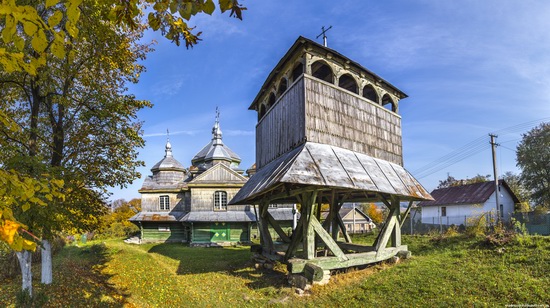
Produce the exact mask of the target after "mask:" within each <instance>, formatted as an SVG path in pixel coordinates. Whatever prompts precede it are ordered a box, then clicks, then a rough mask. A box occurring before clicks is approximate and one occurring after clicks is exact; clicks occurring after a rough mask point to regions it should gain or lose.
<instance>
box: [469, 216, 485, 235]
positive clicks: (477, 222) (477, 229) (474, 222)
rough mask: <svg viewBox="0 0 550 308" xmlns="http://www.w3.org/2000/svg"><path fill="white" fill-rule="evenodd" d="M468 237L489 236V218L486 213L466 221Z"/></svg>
mask: <svg viewBox="0 0 550 308" xmlns="http://www.w3.org/2000/svg"><path fill="white" fill-rule="evenodd" d="M466 224H467V226H466V235H468V236H471V237H479V236H486V235H487V227H488V226H487V216H486V213H485V214H482V215H479V216H474V217H469V218H468V219H466Z"/></svg>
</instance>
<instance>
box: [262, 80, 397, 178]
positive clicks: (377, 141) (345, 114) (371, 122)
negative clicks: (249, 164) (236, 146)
mask: <svg viewBox="0 0 550 308" xmlns="http://www.w3.org/2000/svg"><path fill="white" fill-rule="evenodd" d="M305 140H307V141H311V142H317V143H323V144H329V145H334V146H338V147H341V148H344V149H348V150H352V151H355V152H359V153H364V154H367V155H370V156H372V157H376V158H380V159H384V160H387V161H390V162H393V163H396V164H399V165H403V148H402V137H401V117H400V116H399V115H397V114H396V113H394V112H391V111H389V110H387V109H385V108H383V107H382V106H380V105H377V104H375V103H373V102H371V101H369V100H367V99H365V98H363V97H361V96H359V95H354V94H352V93H351V92H349V91H346V90H343V89H342V88H339V87H337V86H335V85H332V84H330V83H327V82H323V81H321V80H319V79H317V78H314V77H311V76H309V75H307V74H304V75H302V77H301V78H300V79H299V80H298V81H297V82H295V83H294V84H293V85H292V87H291V88H290V89H288V90H287V92H286V93H285V94H284V95H283V96H282V97H280V98H279V100H278V101H277V102H276V103H275V105H274V106H273V107H272V108H271V109H270V110H269V111H268V112H267V114H266V115H265V116H264V117H263V118H262V119H261V120H260V122H259V123H258V125H257V126H256V165H257V168H258V169H259V168H262V167H263V166H265V165H266V164H268V163H269V162H271V161H272V160H274V159H276V158H277V157H279V156H280V155H282V154H284V153H286V152H288V151H289V150H291V149H293V148H295V147H296V146H297V145H299V144H301V143H302V142H304V141H305Z"/></svg>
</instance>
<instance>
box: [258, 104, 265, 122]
mask: <svg viewBox="0 0 550 308" xmlns="http://www.w3.org/2000/svg"><path fill="white" fill-rule="evenodd" d="M264 115H265V105H264V104H261V105H260V111H259V112H258V121H259V120H260V119H261V118H263V117H264Z"/></svg>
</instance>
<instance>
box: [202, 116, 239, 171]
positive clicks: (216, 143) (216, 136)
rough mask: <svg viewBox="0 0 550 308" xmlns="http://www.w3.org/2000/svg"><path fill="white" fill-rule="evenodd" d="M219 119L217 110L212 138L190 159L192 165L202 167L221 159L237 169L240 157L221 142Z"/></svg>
mask: <svg viewBox="0 0 550 308" xmlns="http://www.w3.org/2000/svg"><path fill="white" fill-rule="evenodd" d="M219 120H220V119H219V112H218V113H217V115H216V122H215V123H214V127H213V128H212V140H211V141H210V142H209V143H208V144H207V145H206V146H204V147H203V148H202V150H200V151H199V153H197V155H195V157H193V159H192V160H191V163H192V164H193V166H197V167H199V168H201V167H202V168H204V166H212V165H213V164H214V163H215V162H217V161H219V162H222V161H223V162H226V163H227V164H229V165H231V168H233V169H238V167H239V164H240V163H241V158H240V157H239V155H237V154H236V153H235V152H233V151H232V150H231V149H230V148H229V147H227V146H226V145H225V144H224V143H223V140H222V130H221V128H220V122H219Z"/></svg>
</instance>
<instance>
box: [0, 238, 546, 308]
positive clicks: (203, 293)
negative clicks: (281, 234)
mask: <svg viewBox="0 0 550 308" xmlns="http://www.w3.org/2000/svg"><path fill="white" fill-rule="evenodd" d="M372 240H373V238H372V236H369V237H356V238H354V242H364V243H365V242H372ZM403 242H404V243H405V244H408V245H409V249H410V250H411V251H412V252H413V258H411V259H409V260H406V261H403V262H400V263H398V264H397V265H388V264H378V265H375V266H370V267H368V268H366V269H361V270H353V271H349V272H348V273H345V274H339V275H335V276H333V277H332V279H331V282H330V283H329V284H328V285H326V286H315V287H313V288H312V289H311V291H310V294H309V296H304V297H300V296H297V295H295V292H294V290H293V289H292V288H290V287H288V286H287V285H286V279H285V270H284V266H282V265H281V266H277V267H276V268H275V270H274V271H259V270H255V269H254V267H253V264H252V263H251V261H250V256H251V253H250V252H249V250H248V247H238V248H189V247H185V246H182V245H177V244H157V245H153V244H147V245H140V246H137V245H128V244H124V243H123V242H122V241H120V240H111V241H107V242H105V245H98V244H97V243H95V245H94V243H89V244H88V245H87V246H84V247H80V248H79V247H75V246H69V247H66V248H65V249H63V250H62V252H61V253H60V254H59V255H57V256H56V257H55V258H54V271H55V273H54V284H53V285H51V286H47V287H45V286H41V285H40V284H38V283H36V284H35V285H34V289H35V292H44V293H45V294H46V295H47V296H48V299H49V301H48V304H47V306H49V307H59V306H65V307H82V306H88V307H122V306H124V307H156V306H160V307H183V306H185V307H188V306H196V307H207V306H208V307H213V306H219V307H236V306H250V307H257V306H266V305H270V304H271V305H279V304H284V305H292V306H296V305H297V306H310V307H316V306H330V307H338V306H342V307H365V306H385V307H411V306H413V307H414V306H422V307H448V306H490V307H492V306H504V305H507V304H532V305H534V304H539V305H540V304H546V305H547V304H549V303H550V276H549V275H548V273H550V238H548V237H524V238H521V239H520V240H519V241H516V242H514V244H509V245H507V246H505V247H504V250H502V249H497V248H494V247H490V246H488V245H486V244H484V242H483V241H482V240H480V239H472V238H467V237H464V236H454V237H446V238H437V239H434V238H430V237H422V236H412V237H411V236H404V238H403ZM33 272H34V273H35V275H36V274H39V272H40V271H39V267H36V268H35V269H34V270H33ZM36 276H39V275H36ZM35 279H37V280H36V281H37V282H38V281H39V277H35ZM19 288H20V281H19V280H18V279H15V280H8V281H2V282H0V307H3V306H9V305H13V302H14V301H15V294H16V292H17V291H18V290H19Z"/></svg>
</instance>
